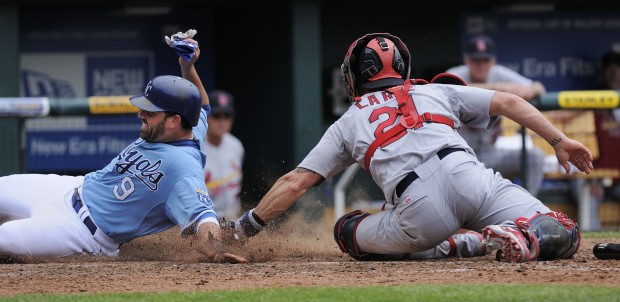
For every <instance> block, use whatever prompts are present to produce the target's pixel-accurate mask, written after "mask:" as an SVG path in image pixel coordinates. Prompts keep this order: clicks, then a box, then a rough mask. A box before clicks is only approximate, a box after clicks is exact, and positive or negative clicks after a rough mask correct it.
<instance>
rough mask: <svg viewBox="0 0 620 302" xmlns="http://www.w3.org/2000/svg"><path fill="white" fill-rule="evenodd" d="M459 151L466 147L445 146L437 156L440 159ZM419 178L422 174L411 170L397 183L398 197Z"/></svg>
mask: <svg viewBox="0 0 620 302" xmlns="http://www.w3.org/2000/svg"><path fill="white" fill-rule="evenodd" d="M457 151H465V149H461V148H445V149H441V150H439V152H437V157H439V159H443V158H444V157H446V156H448V154H450V153H453V152H457ZM418 178H420V176H418V174H417V173H415V171H411V173H409V174H407V176H405V178H403V179H402V180H401V181H400V182H399V183H398V184H397V185H396V197H400V195H402V194H403V192H404V191H405V189H407V187H409V185H410V184H411V183H412V182H414V181H415V180H416V179H418Z"/></svg>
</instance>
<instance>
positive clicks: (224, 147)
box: [204, 90, 245, 220]
mask: <svg viewBox="0 0 620 302" xmlns="http://www.w3.org/2000/svg"><path fill="white" fill-rule="evenodd" d="M209 100H211V115H210V116H209V119H208V120H207V122H208V124H209V129H208V130H207V139H206V140H205V147H204V152H205V153H206V154H207V164H206V165H205V183H206V184H207V188H208V189H209V195H210V196H211V199H212V200H213V205H214V209H215V213H217V215H218V217H220V218H225V219H227V220H231V219H235V218H237V217H239V214H240V211H241V201H240V199H239V192H240V191H241V182H242V179H243V171H242V169H241V167H242V164H243V156H244V153H245V149H244V148H243V144H241V141H240V140H239V139H237V138H236V137H235V136H234V135H232V134H230V130H231V129H232V126H233V122H234V118H235V109H234V99H233V96H232V95H231V94H230V93H229V92H227V91H223V90H215V91H212V92H211V93H209Z"/></svg>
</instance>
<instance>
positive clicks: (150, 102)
mask: <svg viewBox="0 0 620 302" xmlns="http://www.w3.org/2000/svg"><path fill="white" fill-rule="evenodd" d="M129 101H130V102H131V103H132V104H133V105H134V106H136V107H138V108H140V109H142V110H144V111H149V112H158V111H170V112H174V113H177V114H179V115H180V116H182V117H183V118H185V119H186V120H187V122H188V123H189V124H190V125H191V126H192V127H195V126H196V125H198V120H199V119H200V108H201V106H202V98H201V96H200V91H199V90H198V88H197V87H196V85H194V84H192V82H190V81H188V80H186V79H183V78H180V77H177V76H171V75H163V76H158V77H155V78H154V79H152V80H151V81H150V82H149V83H148V84H147V85H146V88H144V94H142V95H137V96H134V97H131V98H129Z"/></svg>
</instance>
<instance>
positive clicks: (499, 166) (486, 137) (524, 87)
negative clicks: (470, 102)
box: [446, 35, 546, 196]
mask: <svg viewBox="0 0 620 302" xmlns="http://www.w3.org/2000/svg"><path fill="white" fill-rule="evenodd" d="M463 60H464V63H465V64H464V65H460V66H456V67H452V68H450V69H448V70H447V71H446V72H448V73H452V74H454V75H457V76H459V77H460V78H461V79H463V80H464V81H465V82H466V83H467V84H468V85H470V86H475V87H481V88H486V89H491V90H498V91H503V92H509V93H513V94H516V95H518V96H520V97H522V98H523V99H525V100H528V101H530V100H532V99H533V98H535V97H538V96H541V95H543V94H545V93H546V90H545V87H544V86H543V84H541V83H540V82H537V81H532V80H530V79H528V78H526V77H524V76H522V75H520V74H518V73H516V72H514V71H513V70H511V69H510V68H507V67H505V66H502V65H498V64H497V60H496V56H495V42H494V41H493V40H492V39H491V38H490V37H488V36H485V35H477V36H473V37H471V38H470V40H469V41H468V43H467V48H466V50H465V54H464V55H463ZM459 133H460V134H461V136H462V137H463V138H464V139H465V140H466V141H467V143H468V144H469V145H470V146H471V147H472V149H474V152H476V156H477V157H478V159H479V160H480V161H481V162H483V163H484V164H485V166H486V167H488V168H491V169H493V170H494V171H495V172H499V173H500V174H502V176H504V177H505V178H508V179H514V178H519V177H520V176H521V170H522V167H521V165H522V163H521V148H502V147H499V146H498V145H497V144H496V142H497V139H498V138H499V137H500V136H501V133H502V127H501V121H498V122H497V123H496V124H495V126H494V127H493V128H492V129H489V130H485V129H474V128H471V127H468V126H466V125H463V127H461V129H459ZM544 160H545V153H544V152H543V150H541V149H539V148H537V147H535V146H531V147H530V146H528V149H527V174H526V178H527V182H526V183H525V187H526V188H527V190H528V191H529V192H530V193H531V194H532V195H533V196H536V195H537V194H538V191H539V189H540V186H541V184H542V181H543V178H544V171H543V166H544Z"/></svg>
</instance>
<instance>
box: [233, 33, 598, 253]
mask: <svg viewBox="0 0 620 302" xmlns="http://www.w3.org/2000/svg"><path fill="white" fill-rule="evenodd" d="M342 74H343V77H344V82H345V86H346V87H347V93H348V96H349V98H350V100H351V102H352V105H351V106H350V108H349V109H348V111H347V112H346V113H345V114H344V115H343V116H342V117H341V118H340V119H339V120H338V121H336V122H335V123H334V124H333V125H331V126H330V127H329V129H328V130H327V131H326V133H325V134H324V135H323V137H322V139H321V140H320V141H319V143H318V144H317V145H316V146H315V147H314V149H312V151H311V152H310V153H309V154H308V155H307V156H306V158H305V159H304V160H303V161H302V162H301V163H300V164H299V166H298V167H297V168H296V169H294V170H293V171H291V172H289V173H288V174H286V175H284V176H282V177H281V178H280V179H278V181H277V182H276V183H275V184H274V185H273V187H272V188H271V189H270V190H269V192H267V194H266V195H265V196H264V197H263V198H262V200H261V201H260V203H259V204H258V205H257V206H256V208H254V209H251V210H249V211H248V212H246V213H245V214H244V215H242V216H241V217H240V218H239V219H238V220H236V221H235V222H234V223H233V224H230V225H227V227H232V228H233V232H227V233H236V235H238V236H239V237H241V240H244V239H247V238H249V237H251V236H254V235H256V234H257V233H259V232H260V231H261V230H262V229H263V227H264V226H265V225H266V222H268V221H270V220H272V219H273V218H275V217H277V216H278V215H280V214H282V213H283V212H284V211H286V210H287V209H288V208H289V207H290V206H291V205H292V204H293V203H294V202H295V201H296V200H297V199H298V198H299V197H300V196H302V195H303V194H304V192H306V190H307V189H308V188H309V187H311V186H314V185H318V184H320V183H321V182H322V181H323V180H324V179H326V178H328V177H331V176H333V175H335V174H336V173H338V172H340V171H342V170H343V169H344V168H346V167H347V166H349V165H351V164H359V165H362V166H363V167H364V168H365V169H366V170H367V171H368V172H369V173H370V174H371V175H372V177H373V179H374V181H375V183H376V184H377V185H378V186H379V187H380V188H381V189H382V190H383V192H384V194H385V199H386V201H387V202H388V203H390V204H392V205H393V206H394V207H393V208H391V209H389V210H384V211H381V212H378V213H375V214H368V213H364V212H362V211H354V212H351V213H348V214H346V215H344V216H343V217H341V218H340V219H339V220H338V221H337V222H336V225H335V227H334V238H335V240H336V242H337V243H338V246H339V247H340V249H341V250H342V251H343V252H344V253H347V254H349V255H351V256H352V257H354V258H356V259H360V260H372V259H402V258H430V257H447V256H450V255H456V256H459V257H468V256H480V255H485V254H486V253H489V252H491V251H492V250H497V254H496V255H497V258H498V260H502V261H509V262H524V261H532V260H536V259H557V258H569V257H571V256H572V255H573V254H575V253H576V252H577V249H578V247H579V243H580V235H579V229H578V227H577V225H576V224H575V223H574V222H573V221H572V220H570V219H569V218H568V217H566V215H564V214H562V213H558V212H553V211H551V210H550V209H549V208H547V207H546V206H544V205H543V204H542V202H540V201H539V200H537V199H536V198H534V197H533V196H532V195H530V194H529V193H528V192H527V191H525V190H524V189H523V188H521V187H519V186H517V185H514V184H512V183H511V182H510V181H508V180H506V179H503V178H502V177H501V175H500V174H498V173H494V172H493V171H492V170H490V169H486V168H485V167H484V165H483V164H482V163H481V162H480V161H478V159H477V158H476V156H475V154H474V153H473V151H472V149H471V148H470V147H469V146H468V145H467V143H466V142H465V141H464V140H463V138H462V137H461V136H460V135H459V133H458V132H457V129H458V128H459V127H460V126H461V125H462V124H466V125H469V126H471V127H474V128H482V129H484V128H486V129H490V128H491V127H492V126H493V125H494V123H495V122H496V120H497V119H498V116H500V115H503V116H506V117H508V118H510V119H512V120H514V121H516V122H518V123H519V124H521V125H523V126H525V127H528V128H530V129H532V130H533V131H535V132H536V133H537V134H539V135H540V136H541V137H543V138H545V139H546V140H547V141H548V142H549V144H551V145H552V146H553V148H554V149H555V152H556V155H557V158H558V161H559V163H560V164H561V165H562V166H563V167H564V168H565V169H566V171H567V172H569V170H570V166H569V163H568V162H571V163H572V164H574V165H575V166H576V167H577V168H578V169H579V170H581V171H585V172H586V173H589V172H590V169H592V155H591V154H590V151H589V150H588V149H587V148H586V147H585V146H584V145H582V144H581V143H579V142H577V141H575V140H572V139H570V138H568V137H567V136H566V135H564V134H563V133H562V132H560V131H559V130H558V129H556V128H555V127H554V126H553V125H552V124H551V123H550V122H549V121H548V120H546V119H545V118H544V117H543V115H542V114H541V113H540V112H539V111H538V110H537V109H535V108H534V107H533V106H532V105H530V104H529V103H528V102H527V101H525V100H524V99H522V98H520V97H518V96H516V95H513V94H509V93H504V92H499V91H492V90H486V89H482V88H475V87H467V86H460V85H453V84H439V83H438V82H443V83H447V82H449V83H457V82H462V81H458V80H459V79H458V78H456V77H451V76H449V75H445V76H442V77H439V78H437V79H436V80H434V81H431V82H434V83H431V84H426V85H419V84H416V83H420V82H421V81H411V80H410V79H409V74H410V55H409V51H408V49H407V47H406V46H405V44H403V42H402V41H401V40H400V39H399V38H398V37H396V36H393V35H390V34H388V33H374V34H368V35H365V36H363V37H361V38H359V39H358V40H356V41H355V42H353V43H352V44H351V46H350V47H349V50H348V52H347V54H346V56H345V59H344V63H343V64H342ZM460 228H464V229H469V230H474V231H479V232H481V234H472V232H466V233H458V234H457V231H458V230H459V229H460ZM229 231H230V230H229Z"/></svg>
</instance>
